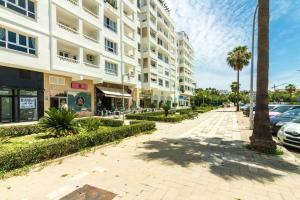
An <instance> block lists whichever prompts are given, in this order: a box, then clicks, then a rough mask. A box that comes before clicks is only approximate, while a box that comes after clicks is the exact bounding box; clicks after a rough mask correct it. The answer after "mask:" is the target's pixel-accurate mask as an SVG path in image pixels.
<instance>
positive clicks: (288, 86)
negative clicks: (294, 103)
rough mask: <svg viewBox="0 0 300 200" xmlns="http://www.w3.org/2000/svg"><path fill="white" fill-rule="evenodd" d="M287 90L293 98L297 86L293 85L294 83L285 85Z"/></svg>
mask: <svg viewBox="0 0 300 200" xmlns="http://www.w3.org/2000/svg"><path fill="white" fill-rule="evenodd" d="M285 90H286V91H287V92H288V93H289V95H290V100H292V97H293V93H294V92H296V86H295V85H293V84H288V85H287V86H286V87H285Z"/></svg>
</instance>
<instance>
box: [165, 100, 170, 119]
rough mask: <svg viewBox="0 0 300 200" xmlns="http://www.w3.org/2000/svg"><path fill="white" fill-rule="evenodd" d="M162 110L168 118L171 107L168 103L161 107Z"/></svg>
mask: <svg viewBox="0 0 300 200" xmlns="http://www.w3.org/2000/svg"><path fill="white" fill-rule="evenodd" d="M163 109H164V111H165V116H166V117H168V115H169V110H170V109H171V105H170V104H169V103H166V104H165V105H164V106H163Z"/></svg>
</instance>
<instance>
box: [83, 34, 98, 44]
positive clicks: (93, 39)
mask: <svg viewBox="0 0 300 200" xmlns="http://www.w3.org/2000/svg"><path fill="white" fill-rule="evenodd" d="M83 37H84V38H86V39H88V40H91V41H93V42H96V43H99V41H98V39H96V38H92V37H90V36H87V35H85V34H83Z"/></svg>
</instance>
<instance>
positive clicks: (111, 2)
mask: <svg viewBox="0 0 300 200" xmlns="http://www.w3.org/2000/svg"><path fill="white" fill-rule="evenodd" d="M104 3H105V5H104V7H105V10H107V11H109V12H111V13H113V14H114V15H116V16H119V13H118V2H117V0H104Z"/></svg>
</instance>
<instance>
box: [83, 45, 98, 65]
mask: <svg viewBox="0 0 300 200" xmlns="http://www.w3.org/2000/svg"><path fill="white" fill-rule="evenodd" d="M99 60H100V59H99V56H98V55H97V54H96V53H94V52H92V51H89V50H86V49H84V50H83V63H84V64H85V65H86V66H88V67H95V68H98V67H99V63H100V62H99Z"/></svg>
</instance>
